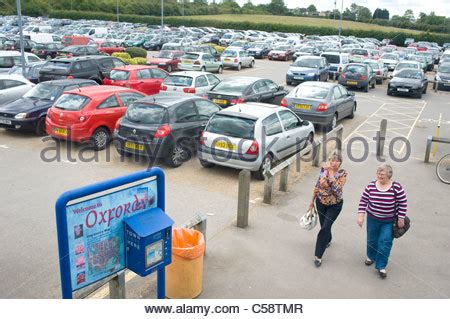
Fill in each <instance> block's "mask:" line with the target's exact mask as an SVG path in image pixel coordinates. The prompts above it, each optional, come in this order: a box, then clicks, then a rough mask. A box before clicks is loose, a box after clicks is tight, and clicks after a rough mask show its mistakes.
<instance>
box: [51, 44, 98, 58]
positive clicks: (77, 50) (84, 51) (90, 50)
mask: <svg viewBox="0 0 450 319" xmlns="http://www.w3.org/2000/svg"><path fill="white" fill-rule="evenodd" d="M84 55H103V53H102V52H100V51H99V50H97V48H95V47H93V46H91V45H71V46H68V47H65V48H64V49H62V50H60V51H58V53H57V56H58V57H62V58H71V57H76V56H84Z"/></svg>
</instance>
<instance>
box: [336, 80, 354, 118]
mask: <svg viewBox="0 0 450 319" xmlns="http://www.w3.org/2000/svg"><path fill="white" fill-rule="evenodd" d="M337 87H338V88H339V91H340V92H341V100H342V103H343V107H344V108H345V115H346V116H347V115H350V114H351V113H352V110H353V105H354V102H353V99H354V95H351V94H349V92H348V91H347V89H346V88H345V87H343V86H342V85H338V86H337Z"/></svg>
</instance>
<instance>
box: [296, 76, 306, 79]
mask: <svg viewBox="0 0 450 319" xmlns="http://www.w3.org/2000/svg"><path fill="white" fill-rule="evenodd" d="M303 79H304V77H303V76H294V80H303Z"/></svg>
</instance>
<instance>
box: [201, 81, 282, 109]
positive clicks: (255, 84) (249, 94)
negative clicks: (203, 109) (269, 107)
mask: <svg viewBox="0 0 450 319" xmlns="http://www.w3.org/2000/svg"><path fill="white" fill-rule="evenodd" d="M287 93H288V92H287V91H286V90H285V89H284V87H283V86H280V85H278V84H276V83H275V82H273V81H272V80H269V79H261V78H257V77H250V76H236V77H229V78H226V79H224V80H222V82H220V83H219V84H217V85H216V86H215V87H213V88H212V89H211V91H209V92H208V99H210V100H212V101H213V102H214V103H216V104H217V105H220V106H221V107H227V106H230V105H234V104H238V103H244V102H263V103H270V104H277V105H280V103H281V100H282V99H283V97H284V96H285V95H286V94H287Z"/></svg>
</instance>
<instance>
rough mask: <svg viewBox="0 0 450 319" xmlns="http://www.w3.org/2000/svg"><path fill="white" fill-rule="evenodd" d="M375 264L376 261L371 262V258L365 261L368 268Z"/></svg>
mask: <svg viewBox="0 0 450 319" xmlns="http://www.w3.org/2000/svg"><path fill="white" fill-rule="evenodd" d="M373 263H374V261H373V260H370V259H369V258H367V259H366V260H365V261H364V264H365V265H366V266H370V265H373Z"/></svg>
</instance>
